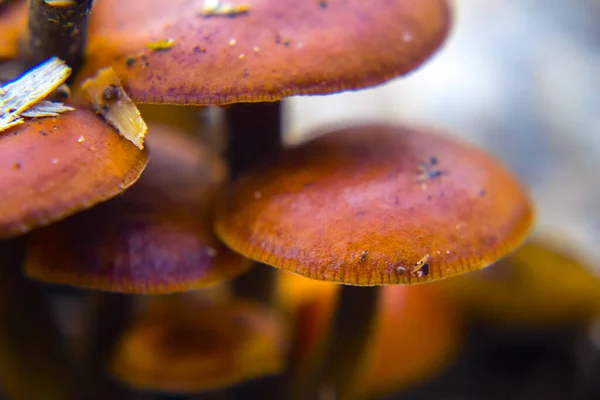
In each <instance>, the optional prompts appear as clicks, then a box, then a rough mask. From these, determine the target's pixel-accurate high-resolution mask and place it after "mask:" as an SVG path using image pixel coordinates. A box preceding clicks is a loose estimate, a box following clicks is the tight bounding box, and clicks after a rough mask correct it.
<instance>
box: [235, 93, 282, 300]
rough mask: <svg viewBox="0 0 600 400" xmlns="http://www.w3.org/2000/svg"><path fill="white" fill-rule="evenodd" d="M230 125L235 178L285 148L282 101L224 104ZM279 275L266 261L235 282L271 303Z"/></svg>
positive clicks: (241, 289)
mask: <svg viewBox="0 0 600 400" xmlns="http://www.w3.org/2000/svg"><path fill="white" fill-rule="evenodd" d="M225 116H226V121H225V122H226V124H227V136H228V140H227V150H226V159H227V160H228V163H229V169H230V174H231V179H232V180H235V179H236V178H237V177H238V176H240V175H241V174H242V173H243V172H244V171H245V170H247V169H248V168H249V167H251V166H253V165H254V164H256V163H257V162H259V161H261V160H263V159H265V158H269V157H275V156H277V154H279V152H280V151H281V149H282V139H283V138H282V104H281V102H280V101H277V102H271V103H238V104H232V105H230V106H227V107H225ZM275 283H276V274H275V271H274V270H273V269H272V268H269V267H268V266H266V265H264V264H258V265H256V266H255V267H254V268H253V269H252V270H250V271H249V272H247V273H246V274H244V275H242V276H240V277H238V278H236V279H235V280H234V281H233V282H232V284H233V287H234V288H235V292H236V293H237V294H238V295H239V296H241V297H247V298H252V299H256V300H260V301H262V302H265V303H268V304H271V303H272V300H273V296H274V291H275Z"/></svg>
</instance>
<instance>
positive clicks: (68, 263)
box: [25, 126, 251, 293]
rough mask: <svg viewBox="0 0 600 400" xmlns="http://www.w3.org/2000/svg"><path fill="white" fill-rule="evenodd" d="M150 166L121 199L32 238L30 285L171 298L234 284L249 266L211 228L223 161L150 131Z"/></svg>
mask: <svg viewBox="0 0 600 400" xmlns="http://www.w3.org/2000/svg"><path fill="white" fill-rule="evenodd" d="M148 136H149V137H148V142H147V143H148V146H149V148H150V153H151V155H150V162H149V165H148V168H147V169H146V171H145V172H144V174H143V175H142V177H141V178H140V180H139V181H138V183H137V184H136V185H134V186H133V187H132V188H130V189H129V190H128V191H127V192H126V193H125V194H124V195H123V196H120V197H119V198H115V199H113V200H111V201H109V202H106V203H104V204H101V205H99V206H98V207H95V208H94V209H92V210H89V211H87V212H85V213H81V214H79V215H76V216H74V217H72V218H69V219H68V220H65V221H63V222H61V223H59V224H54V225H52V226H50V227H47V228H45V229H41V230H39V231H36V232H34V233H33V234H32V236H31V238H30V241H29V249H28V254H27V258H26V263H25V268H26V272H27V274H29V275H30V276H31V277H33V278H37V279H41V280H44V281H48V282H53V283H63V284H70V285H76V286H82V287H86V288H90V289H99V290H108V291H115V292H126V293H172V292H178V291H184V290H191V289H197V288H199V287H204V286H208V285H212V284H215V283H219V282H222V281H223V280H228V279H231V278H233V277H235V276H237V275H238V274H241V273H242V272H244V271H246V270H247V269H248V268H249V267H250V265H251V262H250V261H249V260H247V259H244V258H243V257H241V256H239V255H237V254H235V253H233V252H231V251H230V250H229V249H228V248H226V247H225V246H223V245H222V244H221V243H219V241H218V240H217V238H216V236H215V235H214V233H213V229H212V221H213V220H212V210H213V200H214V194H215V192H216V190H217V187H218V185H219V183H221V182H222V181H223V180H224V179H225V168H224V165H223V163H222V162H221V160H220V159H219V158H218V157H217V156H215V155H213V154H211V153H210V152H209V151H208V149H206V148H205V147H203V146H202V145H200V144H199V143H198V142H196V141H194V140H192V139H191V138H190V137H187V136H185V135H184V134H182V133H180V132H177V131H176V130H174V129H172V128H161V127H159V126H153V127H152V128H151V129H150V131H149V134H148Z"/></svg>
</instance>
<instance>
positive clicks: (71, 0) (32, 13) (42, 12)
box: [27, 0, 93, 73]
mask: <svg viewBox="0 0 600 400" xmlns="http://www.w3.org/2000/svg"><path fill="white" fill-rule="evenodd" d="M92 4H93V0H62V1H50V0H31V1H30V4H29V22H28V29H29V38H28V39H29V41H28V47H27V53H28V54H27V64H28V67H31V66H34V65H37V64H39V63H41V62H42V61H44V60H46V59H48V58H50V57H52V56H57V57H59V58H61V59H62V60H64V61H65V62H66V63H67V64H68V65H69V66H70V67H71V68H72V69H73V71H74V72H75V73H77V72H78V71H79V69H80V67H81V65H82V63H83V58H84V52H85V46H86V42H87V34H88V26H89V19H90V14H91V10H92Z"/></svg>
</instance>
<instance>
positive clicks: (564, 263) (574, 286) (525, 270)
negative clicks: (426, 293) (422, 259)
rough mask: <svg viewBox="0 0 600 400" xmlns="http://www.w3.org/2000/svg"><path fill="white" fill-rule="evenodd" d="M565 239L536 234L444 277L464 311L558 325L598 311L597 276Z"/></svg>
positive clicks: (515, 322)
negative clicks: (480, 264) (502, 254)
mask: <svg viewBox="0 0 600 400" xmlns="http://www.w3.org/2000/svg"><path fill="white" fill-rule="evenodd" d="M566 243H568V239H566V238H562V239H561V242H560V244H557V243H554V242H553V240H548V239H547V238H545V237H541V236H538V235H536V236H535V237H533V238H532V239H531V240H529V241H528V242H527V243H526V244H525V245H524V246H523V247H521V248H519V249H518V250H517V251H515V252H514V253H513V254H511V255H509V256H508V257H506V258H503V259H502V260H500V261H499V262H497V263H496V264H494V265H492V266H490V267H489V268H487V269H485V270H484V271H478V272H476V273H473V274H469V275H466V276H462V277H460V278H457V279H452V280H449V281H447V282H444V287H445V289H446V290H448V292H449V294H450V295H451V297H452V298H453V299H454V300H456V301H458V302H459V304H460V305H461V307H463V308H464V309H465V310H466V312H468V313H469V315H471V316H473V317H475V318H478V319H482V320H486V321H491V322H493V323H496V324H501V325H508V326H529V327H534V326H537V327H544V326H551V325H554V326H562V325H565V324H569V323H580V322H585V321H588V320H590V318H592V317H593V316H595V315H597V314H598V313H599V312H600V279H599V278H598V277H597V276H594V275H593V273H592V272H591V269H592V268H591V267H590V266H588V265H586V264H584V263H583V262H582V261H581V260H579V259H578V253H577V251H575V249H574V247H572V246H571V245H567V246H565V244H566Z"/></svg>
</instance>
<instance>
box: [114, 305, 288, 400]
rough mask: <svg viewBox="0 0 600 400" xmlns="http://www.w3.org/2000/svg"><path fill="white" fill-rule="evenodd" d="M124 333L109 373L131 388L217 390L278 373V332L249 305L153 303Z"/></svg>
mask: <svg viewBox="0 0 600 400" xmlns="http://www.w3.org/2000/svg"><path fill="white" fill-rule="evenodd" d="M150 301H151V303H150V305H149V307H148V308H147V309H146V311H144V312H143V314H142V315H141V316H140V317H139V320H138V321H137V322H136V323H134V324H133V325H132V327H131V328H130V329H129V330H128V331H126V332H125V334H124V336H123V337H122V339H121V340H120V343H119V344H118V346H117V348H116V349H115V351H114V354H113V357H112V360H111V362H110V369H111V372H112V373H113V374H114V375H115V377H117V378H118V379H120V380H122V381H123V382H125V383H127V384H128V385H130V386H131V387H134V388H136V389H143V390H152V391H159V392H170V393H189V392H199V391H204V390H211V389H218V388H223V387H227V386H231V385H234V384H237V383H240V382H242V381H246V380H249V379H254V378H258V377H261V376H266V375H272V374H277V373H279V372H281V371H282V369H283V364H284V358H285V357H284V355H285V340H284V331H283V326H282V324H281V323H280V321H279V318H277V317H276V315H275V314H273V313H271V312H270V311H268V310H267V309H264V308H262V307H260V306H258V305H256V304H253V303H250V302H239V301H237V302H229V303H227V304H206V303H203V302H202V301H200V300H199V299H197V298H194V297H190V296H189V295H188V296H185V297H182V296H176V297H163V298H153V299H152V300H150Z"/></svg>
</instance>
